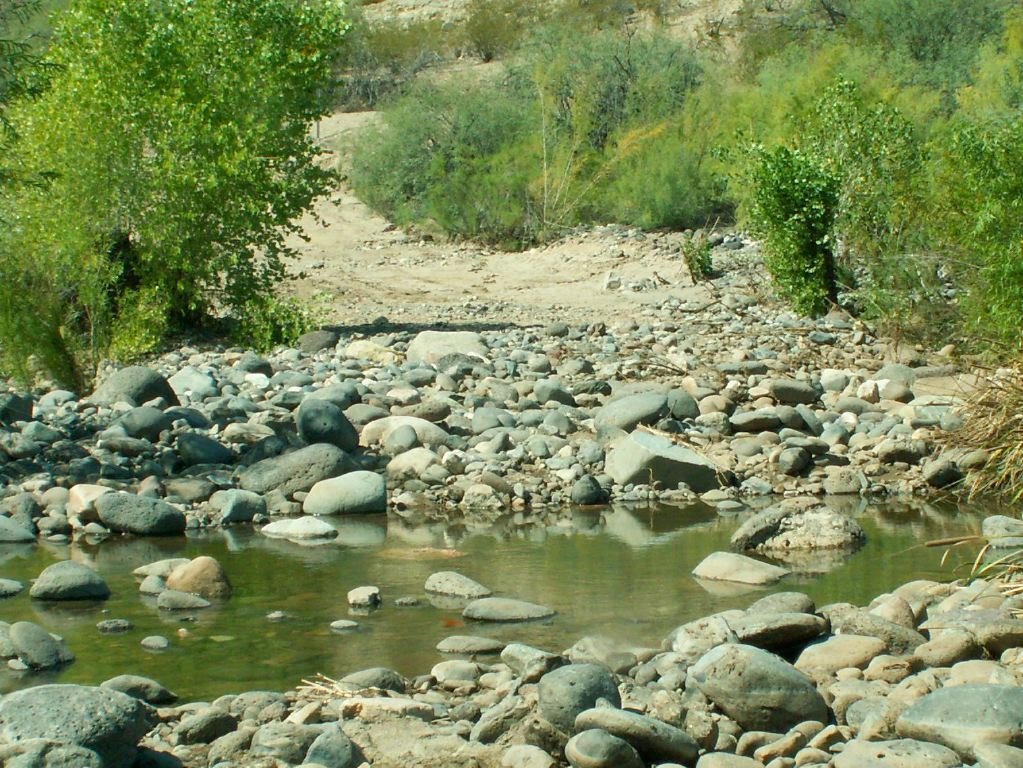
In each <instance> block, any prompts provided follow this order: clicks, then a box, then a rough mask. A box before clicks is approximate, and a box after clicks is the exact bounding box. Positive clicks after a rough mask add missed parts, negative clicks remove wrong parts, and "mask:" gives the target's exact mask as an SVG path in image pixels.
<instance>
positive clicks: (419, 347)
mask: <svg viewBox="0 0 1023 768" xmlns="http://www.w3.org/2000/svg"><path fill="white" fill-rule="evenodd" d="M448 355H464V356H466V357H471V358H476V359H477V360H485V359H486V358H487V345H486V344H484V342H483V337H482V336H480V335H479V334H478V333H475V332H473V331H421V332H420V333H419V334H417V335H416V337H415V338H414V339H412V341H411V342H409V345H408V349H407V350H406V351H405V358H406V359H407V360H408V361H409V362H410V363H426V364H427V365H437V364H438V363H439V362H440V361H441V360H442V359H443V358H445V357H447V356H448Z"/></svg>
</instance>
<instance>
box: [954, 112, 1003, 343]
mask: <svg viewBox="0 0 1023 768" xmlns="http://www.w3.org/2000/svg"><path fill="white" fill-rule="evenodd" d="M944 149H945V154H944V158H943V159H944V163H945V166H944V171H943V173H944V176H943V179H944V182H945V183H944V184H943V185H942V188H943V189H944V190H945V196H944V199H943V201H942V202H943V208H942V209H941V214H942V215H941V220H942V222H943V225H944V226H943V233H944V235H945V239H946V243H947V244H948V247H949V248H951V249H952V250H953V252H954V253H955V254H956V255H957V256H958V258H959V261H960V263H961V264H962V268H961V269H960V270H959V271H960V273H961V278H962V280H963V282H964V283H965V285H966V286H967V295H966V297H965V299H964V301H963V307H964V311H965V313H966V320H967V322H968V324H969V327H970V328H971V330H972V331H973V333H974V334H976V336H977V337H979V338H982V339H990V340H994V341H997V342H1001V343H1005V344H1009V345H1011V346H1012V347H1014V348H1018V347H1019V346H1020V343H1021V340H1023V339H1021V332H1023V319H1021V315H1020V307H1023V117H1020V116H1019V115H1018V114H1017V115H1015V116H1013V117H1008V118H995V119H991V120H990V121H987V122H978V123H969V124H965V125H961V126H959V127H957V128H956V129H955V130H954V132H953V133H952V134H951V137H950V138H949V140H948V142H947V144H946V145H945V147H944Z"/></svg>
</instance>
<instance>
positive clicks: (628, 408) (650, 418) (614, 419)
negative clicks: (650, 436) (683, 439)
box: [593, 392, 668, 432]
mask: <svg viewBox="0 0 1023 768" xmlns="http://www.w3.org/2000/svg"><path fill="white" fill-rule="evenodd" d="M667 415H668V395H667V394H666V393H664V392H640V393H638V394H635V395H625V396H624V397H619V398H616V399H614V400H611V401H610V402H608V403H607V404H606V405H604V407H603V408H601V409H600V410H599V411H597V415H596V416H595V417H594V419H593V421H594V424H595V425H596V427H597V429H598V430H606V429H621V430H623V431H625V432H631V431H632V430H633V429H635V428H636V427H637V426H639V425H640V424H646V425H648V426H649V425H653V424H656V423H657V422H658V421H660V420H661V419H663V418H664V417H665V416H667Z"/></svg>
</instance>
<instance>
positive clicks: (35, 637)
mask: <svg viewBox="0 0 1023 768" xmlns="http://www.w3.org/2000/svg"><path fill="white" fill-rule="evenodd" d="M8 637H9V639H10V642H11V646H13V648H14V653H15V654H16V655H17V657H18V659H20V660H21V662H22V663H23V664H24V665H25V666H27V667H28V668H29V669H52V668H53V667H59V666H61V665H62V664H69V663H71V662H72V661H74V660H75V657H74V654H72V653H71V652H70V651H69V650H68V649H67V647H66V646H65V645H64V642H63V641H62V640H58V639H57V638H56V637H54V636H53V635H51V634H50V633H49V632H47V631H46V630H45V629H43V628H42V627H40V626H39V625H38V624H34V623H32V622H31V621H16V622H14V623H13V624H11V626H10V628H9V629H8Z"/></svg>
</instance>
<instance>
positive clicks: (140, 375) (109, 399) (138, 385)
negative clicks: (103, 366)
mask: <svg viewBox="0 0 1023 768" xmlns="http://www.w3.org/2000/svg"><path fill="white" fill-rule="evenodd" d="M159 397H162V398H163V399H164V400H166V401H167V403H168V404H169V405H180V403H179V402H178V396H177V395H176V394H174V390H173V389H172V388H171V385H170V384H169V383H168V381H167V379H165V378H164V377H163V376H161V375H160V374H159V373H157V372H156V371H154V370H152V369H150V368H146V367H145V366H143V365H131V366H128V367H127V368H121V369H120V370H118V371H115V372H114V373H112V374H111V375H110V376H109V377H107V379H106V380H104V381H103V382H102V383H101V384H100V385H99V386H98V387H97V388H96V391H95V392H93V393H92V394H91V395H90V396H89V400H90V401H92V402H93V403H96V404H97V405H113V404H114V403H118V402H126V403H131V404H132V405H142V404H143V403H146V402H148V401H150V400H155V399H156V398H159Z"/></svg>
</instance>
